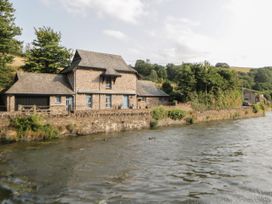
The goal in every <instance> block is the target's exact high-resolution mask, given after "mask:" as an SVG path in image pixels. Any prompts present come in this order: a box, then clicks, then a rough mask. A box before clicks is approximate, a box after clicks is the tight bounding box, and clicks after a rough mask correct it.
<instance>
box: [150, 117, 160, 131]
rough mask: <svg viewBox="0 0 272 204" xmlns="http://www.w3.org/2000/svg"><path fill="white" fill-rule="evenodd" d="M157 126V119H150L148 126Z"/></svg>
mask: <svg viewBox="0 0 272 204" xmlns="http://www.w3.org/2000/svg"><path fill="white" fill-rule="evenodd" d="M157 126H158V121H157V120H154V119H152V120H151V121H150V128H152V129H154V128H156V127H157Z"/></svg>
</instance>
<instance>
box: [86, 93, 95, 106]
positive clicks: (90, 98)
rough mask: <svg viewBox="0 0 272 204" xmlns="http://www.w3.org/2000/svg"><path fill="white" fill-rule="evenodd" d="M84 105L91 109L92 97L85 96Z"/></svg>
mask: <svg viewBox="0 0 272 204" xmlns="http://www.w3.org/2000/svg"><path fill="white" fill-rule="evenodd" d="M86 105H87V107H89V108H92V107H93V96H92V95H86Z"/></svg>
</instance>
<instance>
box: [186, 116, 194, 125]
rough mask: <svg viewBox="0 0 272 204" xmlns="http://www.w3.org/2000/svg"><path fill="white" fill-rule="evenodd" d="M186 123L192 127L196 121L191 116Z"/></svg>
mask: <svg viewBox="0 0 272 204" xmlns="http://www.w3.org/2000/svg"><path fill="white" fill-rule="evenodd" d="M186 123H187V124H188V125H192V124H194V123H195V119H194V118H193V117H192V116H190V117H188V118H186Z"/></svg>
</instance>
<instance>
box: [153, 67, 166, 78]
mask: <svg viewBox="0 0 272 204" xmlns="http://www.w3.org/2000/svg"><path fill="white" fill-rule="evenodd" d="M153 67H154V70H155V71H156V72H157V74H158V78H159V79H160V80H161V81H164V80H166V79H167V72H166V68H165V67H164V66H162V65H158V64H154V65H153Z"/></svg>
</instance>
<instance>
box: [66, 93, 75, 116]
mask: <svg viewBox="0 0 272 204" xmlns="http://www.w3.org/2000/svg"><path fill="white" fill-rule="evenodd" d="M66 110H67V111H69V112H71V111H73V97H72V96H66Z"/></svg>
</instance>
